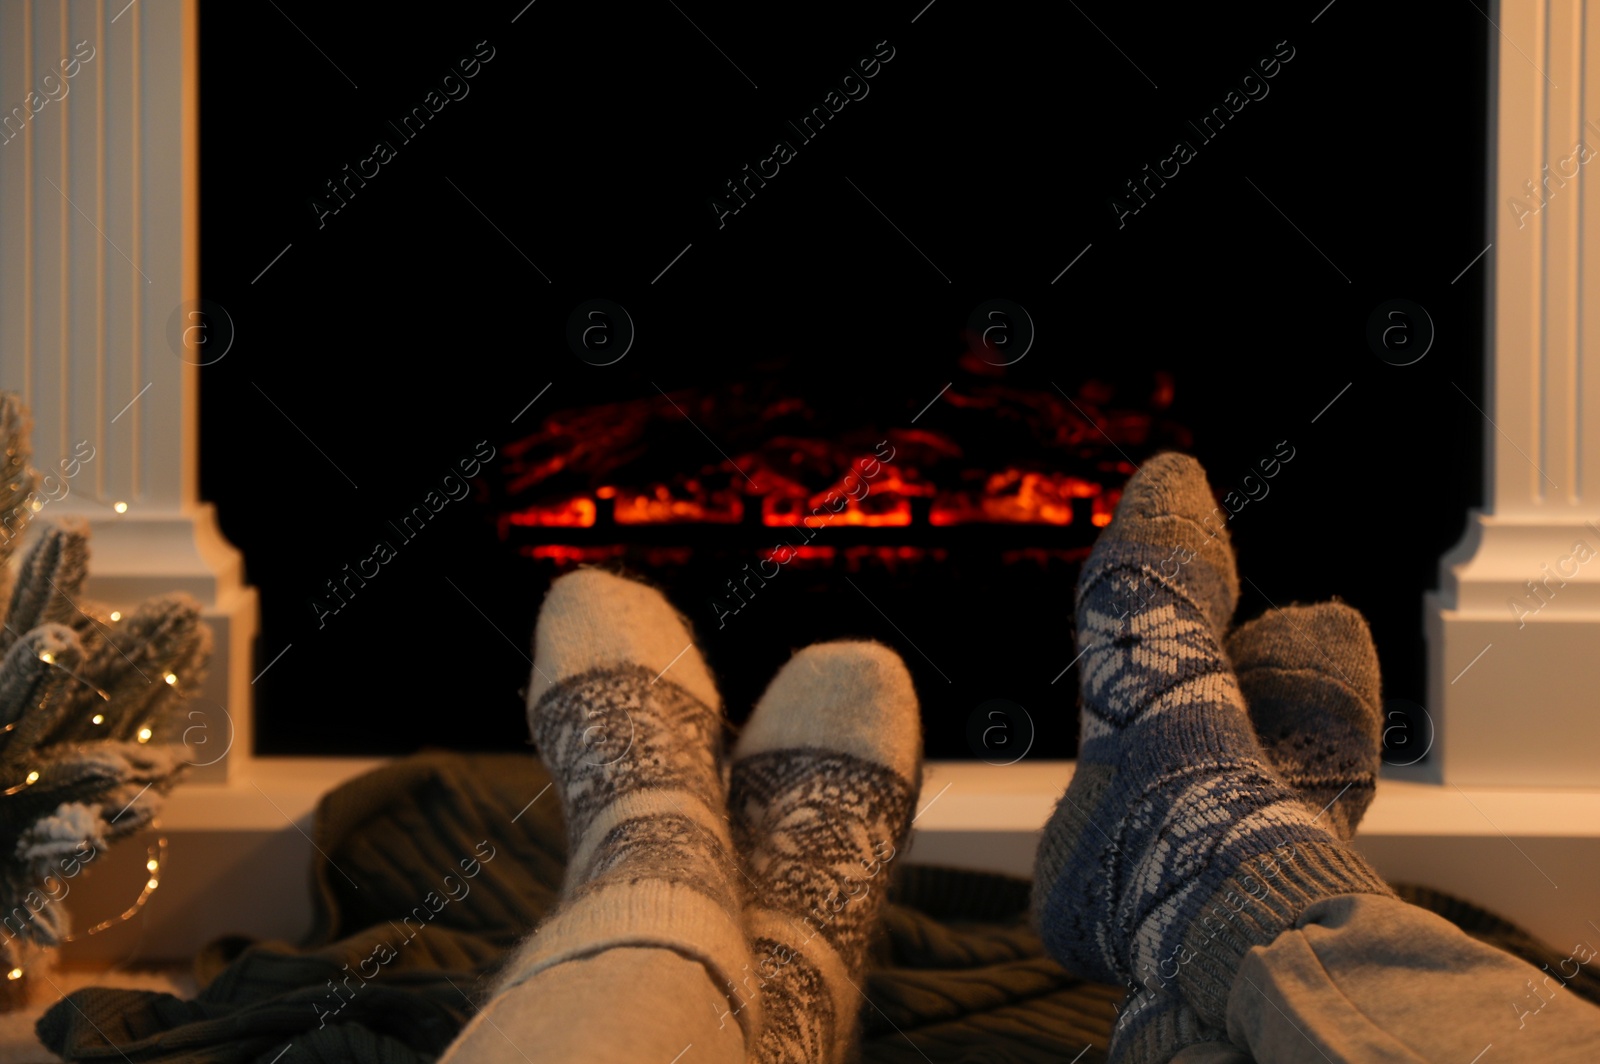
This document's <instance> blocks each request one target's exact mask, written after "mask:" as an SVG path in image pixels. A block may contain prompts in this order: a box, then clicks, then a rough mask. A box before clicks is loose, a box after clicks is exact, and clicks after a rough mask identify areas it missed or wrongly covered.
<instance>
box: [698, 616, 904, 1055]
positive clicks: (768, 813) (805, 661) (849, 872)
mask: <svg viewBox="0 0 1600 1064" xmlns="http://www.w3.org/2000/svg"><path fill="white" fill-rule="evenodd" d="M921 757H922V729H921V719H920V716H919V712H918V707H917V696H916V692H915V691H914V690H913V688H912V686H911V676H910V674H909V673H908V672H907V671H906V667H905V664H904V663H903V662H902V661H901V660H900V658H899V656H898V655H896V654H895V653H894V651H892V650H890V649H888V648H887V647H884V646H880V645H879V644H876V643H867V642H839V643H825V644H820V645H817V646H812V647H808V648H806V649H805V650H802V651H800V652H799V653H798V654H796V655H795V656H794V657H793V658H791V659H790V660H789V662H788V664H786V665H785V666H784V667H783V668H782V669H781V670H780V671H779V672H778V675H777V676H776V677H774V679H773V681H772V683H771V685H770V686H769V687H768V688H767V690H766V693H765V694H764V695H762V697H761V701H760V704H759V705H757V707H756V711H755V714H754V715H753V716H752V717H751V718H750V722H749V724H748V725H746V727H745V729H744V733H743V734H742V735H741V736H740V738H739V742H738V744H737V746H736V747H735V750H734V762H733V774H732V782H731V784H730V787H729V793H730V803H729V808H730V811H731V813H732V823H733V837H734V843H735V845H736V847H737V848H738V851H739V853H740V855H741V857H742V858H743V859H744V861H745V864H746V866H747V867H748V869H749V876H750V880H751V883H750V886H749V891H750V893H749V900H748V901H747V902H746V906H745V914H744V916H745V928H746V931H747V932H748V933H749V935H750V938H751V940H752V945H753V947H754V949H755V954H756V958H757V963H756V967H755V971H754V972H753V973H752V975H751V976H750V977H749V978H747V979H744V980H742V981H741V984H740V985H741V987H742V988H744V991H743V994H742V995H741V1004H742V1003H749V1004H755V1003H758V1002H759V1003H761V1005H762V1008H763V1013H762V1022H761V1025H760V1028H759V1032H760V1033H759V1036H758V1039H757V1040H756V1041H755V1042H754V1045H753V1049H752V1052H751V1059H752V1060H754V1061H759V1062H760V1064H775V1062H778V1061H783V1062H795V1064H800V1062H804V1064H824V1062H829V1061H839V1060H842V1059H844V1056H845V1054H846V1052H847V1051H848V1049H849V1047H850V1043H851V1039H852V1038H853V1036H854V1034H855V1029H856V1017H857V1014H858V1013H859V1012H860V1009H861V1002H862V1000H863V991H862V990H861V982H862V978H863V969H864V968H865V965H866V953H867V945H868V941H869V937H870V934H871V932H872V929H873V928H874V926H876V923H877V920H878V916H879V914H880V913H881V912H882V908H883V902H884V895H885V886H886V882H887V880H888V875H887V874H886V873H887V869H888V867H889V863H890V862H891V861H893V860H894V858H895V856H896V854H897V853H898V852H899V849H900V848H901V847H903V846H904V844H905V841H906V836H907V835H908V834H909V833H910V827H911V817H912V809H913V807H914V805H915V803H916V799H917V793H918V785H919V783H920V781H921Z"/></svg>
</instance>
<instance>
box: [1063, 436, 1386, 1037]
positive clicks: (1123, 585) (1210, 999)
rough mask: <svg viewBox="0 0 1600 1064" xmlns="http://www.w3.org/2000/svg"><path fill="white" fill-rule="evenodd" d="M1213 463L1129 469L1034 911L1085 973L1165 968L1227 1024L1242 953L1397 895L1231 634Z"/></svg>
mask: <svg viewBox="0 0 1600 1064" xmlns="http://www.w3.org/2000/svg"><path fill="white" fill-rule="evenodd" d="M1214 509H1215V504H1214V502H1213V499H1212V494H1211V490H1210V487H1209V485H1207V483H1206V479H1205V473H1204V471H1203V470H1202V469H1201V468H1200V466H1199V464H1198V463H1197V462H1195V461H1194V460H1193V459H1192V458H1187V457H1185V456H1182V455H1177V454H1171V453H1166V454H1161V455H1158V456H1156V457H1155V458H1153V459H1151V460H1150V461H1149V462H1148V463H1146V464H1145V466H1144V468H1143V469H1142V470H1140V471H1139V473H1138V474H1136V475H1135V476H1134V477H1133V479H1132V480H1130V481H1129V483H1128V486H1127V488H1126V489H1125V491H1124V493H1123V497H1122V501H1121V502H1120V504H1119V505H1118V507H1117V515H1116V519H1115V520H1113V521H1112V523H1111V524H1110V525H1109V526H1107V528H1106V530H1105V531H1104V532H1103V533H1101V535H1100V538H1099V540H1098V541H1097V542H1096V543H1095V546H1094V550H1093V551H1092V552H1091V554H1090V557H1089V560H1088V561H1087V562H1086V563H1085V564H1084V568H1083V573H1082V575H1081V577H1080V578H1079V582H1078V589H1077V644H1078V651H1079V653H1080V654H1081V655H1082V658H1083V672H1082V675H1083V680H1082V717H1081V721H1080V729H1079V749H1078V763H1077V769H1076V771H1075V773H1074V774H1073V778H1072V783H1071V785H1070V786H1068V788H1067V792H1066V794H1065V795H1063V797H1062V799H1061V802H1060V804H1059V805H1058V806H1057V807H1056V810H1055V812H1054V814H1052V816H1051V818H1050V822H1049V823H1048V824H1047V825H1046V826H1045V831H1044V837H1043V839H1042V840H1041V841H1040V846H1039V854H1038V859H1037V864H1036V868H1035V882H1034V900H1033V916H1034V922H1035V925H1036V926H1037V927H1038V929H1039V933H1040V936H1041V937H1042V939H1043V940H1044V944H1045V946H1046V948H1047V949H1048V950H1049V951H1050V953H1051V954H1052V955H1053V956H1054V957H1055V958H1056V960H1058V961H1059V962H1060V963H1061V964H1062V965H1063V966H1064V967H1066V968H1067V969H1068V970H1069V971H1071V972H1073V973H1074V974H1076V975H1079V976H1082V977H1085V978H1091V979H1097V980H1101V981H1106V982H1121V983H1124V984H1128V983H1132V982H1134V980H1135V976H1136V974H1137V973H1140V972H1145V971H1160V972H1166V973H1169V974H1170V975H1171V977H1172V978H1174V979H1175V980H1176V982H1177V985H1178V987H1179V989H1180V991H1181V993H1182V996H1183V998H1184V999H1185V1000H1186V1001H1187V1002H1188V1003H1189V1005H1190V1006H1192V1007H1193V1008H1194V1010H1195V1013H1196V1014H1197V1015H1198V1016H1199V1018H1200V1019H1201V1020H1202V1021H1203V1022H1205V1023H1207V1024H1211V1025H1213V1026H1220V1025H1221V1024H1222V1023H1223V1022H1224V1018H1225V1008H1226V1004H1227V998H1228V993H1229V990H1230V989H1231V987H1232V985H1233V981H1234V976H1235V974H1236V973H1237V972H1238V969H1239V964H1240V962H1241V961H1242V960H1243V958H1244V955H1245V954H1246V953H1247V952H1249V950H1250V949H1251V948H1253V947H1255V946H1257V945H1265V944H1267V943H1269V942H1271V941H1272V940H1273V939H1274V938H1276V937H1277V936H1278V934H1279V933H1280V932H1282V931H1283V930H1285V929H1286V928H1288V927H1290V926H1292V925H1293V923H1294V921H1295V919H1296V918H1297V917H1298V916H1299V914H1300V913H1301V912H1303V911H1304V910H1305V909H1306V908H1307V907H1308V906H1310V905H1311V904H1312V903H1313V902H1315V901H1317V900H1319V899H1322V898H1326V897H1335V896H1338V895H1341V894H1352V893H1377V894H1389V893H1390V891H1389V889H1388V887H1387V886H1386V885H1385V884H1384V883H1383V880H1382V879H1381V878H1380V877H1379V876H1378V874H1377V873H1376V872H1374V871H1373V870H1372V869H1371V868H1370V867H1369V866H1368V865H1367V863H1366V862H1365V861H1364V860H1363V859H1362V858H1361V857H1360V856H1358V855H1357V854H1355V853H1354V852H1353V851H1351V850H1350V849H1348V848H1347V847H1345V846H1344V845H1343V844H1341V843H1340V842H1339V840H1338V839H1337V838H1335V837H1334V836H1333V835H1332V834H1331V833H1330V832H1328V831H1327V830H1326V829H1325V828H1324V827H1323V826H1321V825H1320V824H1319V823H1317V822H1315V821H1313V819H1312V815H1313V814H1312V813H1311V812H1310V811H1308V810H1307V809H1306V807H1305V806H1304V805H1303V804H1302V803H1301V801H1300V800H1299V798H1298V796H1297V795H1296V793H1295V792H1294V790H1293V789H1292V788H1291V787H1289V786H1288V785H1287V784H1285V783H1284V782H1283V780H1282V779H1280V778H1279V776H1278V775H1277V773H1276V772H1275V771H1274V770H1273V768H1272V767H1271V765H1270V764H1269V763H1268V760H1267V757H1266V754H1265V752H1264V751H1263V749H1262V747H1261V744H1260V742H1258V741H1257V739H1256V735H1255V732H1254V730H1253V728H1252V726H1251V722H1250V717H1249V714H1248V713H1247V712H1246V709H1245V704H1244V698H1243V695H1242V693H1241V692H1240V690H1239V683H1238V680H1237V679H1236V678H1235V676H1234V673H1233V670H1232V669H1231V668H1230V667H1229V663H1228V659H1227V656H1226V654H1225V653H1224V651H1223V647H1222V634H1223V633H1224V632H1225V631H1226V630H1227V625H1228V622H1229V621H1230V619H1231V618H1232V615H1233V611H1234V608H1235V606H1236V605H1237V602H1238V575H1237V573H1236V571H1235V568H1234V562H1233V553H1232V549H1231V548H1230V546H1229V544H1228V541H1227V536H1226V532H1224V531H1221V530H1219V529H1218V528H1217V527H1216V525H1215V522H1214V521H1213V520H1212V519H1211V518H1210V515H1211V514H1212V513H1213V511H1214Z"/></svg>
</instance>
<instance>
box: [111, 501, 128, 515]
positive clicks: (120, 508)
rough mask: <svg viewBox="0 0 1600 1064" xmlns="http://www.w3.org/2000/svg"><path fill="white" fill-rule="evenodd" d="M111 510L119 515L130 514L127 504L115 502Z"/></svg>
mask: <svg viewBox="0 0 1600 1064" xmlns="http://www.w3.org/2000/svg"><path fill="white" fill-rule="evenodd" d="M111 508H112V509H113V510H115V511H117V513H119V514H125V513H127V512H128V504H127V503H125V502H114V503H112V504H111Z"/></svg>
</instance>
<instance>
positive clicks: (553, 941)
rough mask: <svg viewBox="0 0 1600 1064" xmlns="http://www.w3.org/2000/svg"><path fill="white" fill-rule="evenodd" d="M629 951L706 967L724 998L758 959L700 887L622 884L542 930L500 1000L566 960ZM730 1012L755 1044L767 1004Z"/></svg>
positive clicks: (509, 973)
mask: <svg viewBox="0 0 1600 1064" xmlns="http://www.w3.org/2000/svg"><path fill="white" fill-rule="evenodd" d="M621 946H635V947H655V948H659V949H669V950H672V951H674V952H675V953H678V954H681V955H682V956H684V957H687V958H689V959H690V960H693V961H698V962H699V963H700V964H702V965H704V966H705V969H706V972H707V973H708V974H709V975H710V976H711V981H712V982H713V983H714V984H716V986H717V989H718V990H719V991H723V992H724V993H726V992H727V990H726V988H727V987H728V986H729V984H730V983H737V980H738V976H739V975H740V973H741V972H742V970H743V968H744V966H746V965H748V964H749V963H750V960H751V953H750V945H749V940H748V939H747V938H746V936H745V931H744V928H743V927H742V926H741V923H740V920H739V917H738V916H737V915H736V914H734V913H730V912H728V910H727V909H725V908H724V907H723V906H721V905H720V904H718V903H717V902H716V901H715V900H713V899H712V898H710V897H709V896H707V895H705V894H703V893H701V892H700V891H699V890H697V889H695V888H694V887H690V886H687V885H685V884H683V883H675V882H671V881H668V880H657V881H648V880H647V881H644V882H618V883H616V884H613V885H609V886H603V887H600V888H599V889H597V890H594V891H592V892H590V893H587V894H583V895H581V896H580V897H579V898H577V899H576V900H575V901H574V902H572V903H571V904H570V905H568V906H564V907H563V908H561V909H559V910H557V911H556V913H555V914H554V915H552V916H551V917H550V919H548V920H546V921H545V922H544V923H543V924H541V925H540V926H539V928H538V929H537V930H536V931H535V932H534V933H533V934H532V935H531V936H529V938H528V939H527V940H526V941H525V942H524V943H523V945H522V946H521V947H520V948H519V949H518V951H517V953H516V955H515V956H514V957H513V958H512V960H511V962H510V964H509V965H508V966H507V967H506V969H505V971H504V972H503V973H502V975H501V977H500V981H499V984H498V985H497V986H496V988H495V993H496V994H497V995H498V994H502V993H504V992H505V991H507V990H509V989H511V988H512V987H514V986H516V985H517V984H519V983H523V982H526V981H527V980H528V979H531V978H532V977H534V976H535V975H538V974H539V973H540V972H542V971H545V970H546V969H549V968H553V967H555V966H556V965H558V964H561V963H563V962H564V961H571V960H580V959H582V958H585V957H592V956H594V955H596V954H598V953H603V952H605V951H606V950H609V949H615V948H617V947H621ZM732 1000H733V999H731V998H730V1001H732ZM736 1008H737V1011H735V1010H736ZM728 1011H729V1012H730V1013H732V1014H733V1015H734V1017H735V1018H736V1019H737V1020H738V1022H739V1025H740V1027H741V1028H742V1029H743V1030H744V1033H745V1044H746V1045H754V1044H755V1041H754V1039H755V1033H756V1032H757V1031H758V1030H759V1029H760V1019H759V1018H760V1003H759V1001H758V1002H754V1003H753V1007H751V1008H740V1007H738V1006H737V1003H734V1004H730V1006H729V1010H728Z"/></svg>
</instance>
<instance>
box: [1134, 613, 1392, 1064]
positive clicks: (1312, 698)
mask: <svg viewBox="0 0 1600 1064" xmlns="http://www.w3.org/2000/svg"><path fill="white" fill-rule="evenodd" d="M1227 649H1228V657H1229V658H1231V659H1232V661H1233V665H1234V670H1235V672H1236V673H1237V675H1238V677H1239V689H1240V690H1241V691H1242V692H1243V694H1244V699H1245V704H1246V705H1248V706H1249V707H1250V719H1251V720H1252V721H1253V722H1254V724H1255V730H1256V736H1257V737H1258V738H1259V739H1260V740H1261V742H1262V745H1263V746H1264V747H1265V749H1266V753H1267V757H1268V759H1269V760H1270V761H1271V762H1272V765H1273V767H1274V768H1275V769H1277V771H1278V775H1279V777H1280V778H1282V779H1283V780H1284V782H1286V783H1288V784H1289V785H1290V786H1291V787H1293V788H1294V790H1295V794H1296V796H1297V797H1298V798H1299V799H1300V801H1301V803H1302V804H1304V805H1305V806H1306V808H1307V809H1310V810H1311V811H1312V814H1313V815H1312V820H1313V821H1314V822H1318V823H1322V824H1324V825H1326V826H1327V828H1328V830H1329V831H1331V832H1332V833H1333V834H1334V835H1335V836H1337V837H1338V838H1339V840H1340V841H1341V842H1349V841H1350V840H1351V839H1352V838H1354V837H1355V833H1356V825H1357V824H1359V823H1360V822H1361V817H1362V814H1364V813H1365V812H1366V810H1367V806H1368V805H1370V804H1371V802H1372V795H1373V788H1374V787H1375V785H1376V783H1377V776H1378V763H1379V761H1380V759H1381V757H1382V753H1383V749H1382V737H1381V726H1382V719H1383V717H1382V714H1383V710H1382V708H1381V707H1382V701H1381V693H1380V691H1381V689H1380V682H1379V675H1378V653H1377V650H1376V648H1375V647H1373V645H1372V634H1371V633H1370V632H1369V631H1368V630H1367V623H1366V621H1365V620H1364V619H1363V618H1362V616H1361V614H1360V613H1358V612H1357V611H1355V610H1353V609H1351V608H1350V607H1349V606H1345V605H1343V604H1341V603H1337V602H1325V603H1321V604H1319V605H1316V606H1290V607H1289V608H1288V609H1285V610H1273V611H1272V612H1270V613H1266V614H1263V615H1262V616H1261V617H1259V618H1257V619H1256V620H1254V621H1251V622H1250V623H1248V624H1246V625H1243V626H1241V627H1240V628H1238V629H1237V630H1236V631H1234V633H1233V634H1232V635H1231V636H1229V637H1228V644H1227ZM1270 872H1271V869H1270V868H1268V869H1267V870H1265V871H1264V872H1263V875H1268V873H1270ZM1269 878H1270V876H1269ZM1169 971H1170V969H1169ZM1138 977H1139V980H1138V981H1139V987H1138V989H1136V990H1134V991H1133V992H1132V993H1131V994H1129V995H1128V999H1127V1000H1126V1001H1125V1002H1123V1006H1122V1011H1121V1013H1120V1014H1119V1015H1118V1017H1117V1024H1116V1026H1115V1027H1114V1028H1113V1029H1112V1032H1111V1049H1110V1052H1109V1054H1108V1059H1109V1060H1110V1061H1112V1062H1113V1064H1166V1062H1167V1061H1169V1060H1171V1059H1172V1058H1173V1057H1174V1056H1175V1055H1176V1054H1177V1052H1178V1051H1179V1050H1180V1049H1182V1048H1183V1047H1184V1046H1187V1045H1190V1044H1193V1043H1196V1042H1226V1041H1227V1040H1228V1034H1227V1032H1226V1031H1225V1030H1223V1029H1221V1028H1216V1027H1209V1026H1207V1025H1206V1024H1204V1023H1202V1022H1201V1020H1200V1017H1199V1016H1197V1015H1195V1012H1194V1009H1192V1008H1190V1007H1189V1006H1188V1005H1187V1004H1185V1003H1184V1001H1183V999H1182V998H1181V997H1180V996H1179V995H1178V994H1177V988H1176V987H1175V986H1170V985H1168V984H1169V980H1168V979H1167V978H1166V977H1164V976H1163V975H1162V974H1161V973H1160V972H1140V973H1138Z"/></svg>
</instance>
